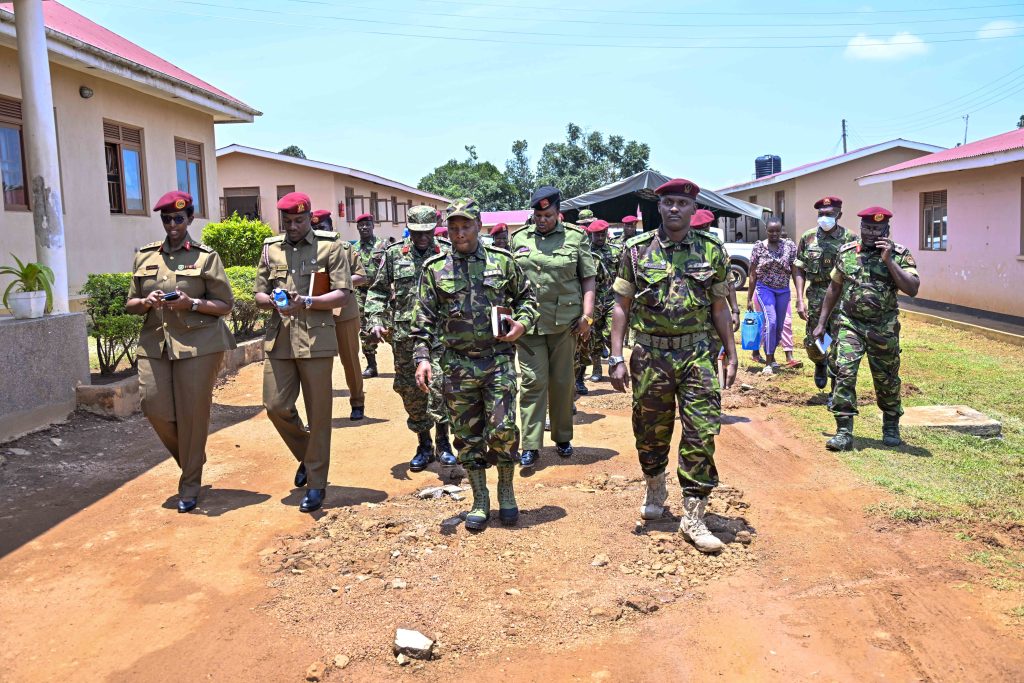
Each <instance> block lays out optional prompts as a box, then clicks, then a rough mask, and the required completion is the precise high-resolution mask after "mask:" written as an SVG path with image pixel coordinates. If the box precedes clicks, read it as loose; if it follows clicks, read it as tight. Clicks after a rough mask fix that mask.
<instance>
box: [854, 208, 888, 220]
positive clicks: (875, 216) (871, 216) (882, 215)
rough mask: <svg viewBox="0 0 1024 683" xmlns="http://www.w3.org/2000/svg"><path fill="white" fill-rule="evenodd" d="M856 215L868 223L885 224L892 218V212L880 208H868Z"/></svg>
mask: <svg viewBox="0 0 1024 683" xmlns="http://www.w3.org/2000/svg"><path fill="white" fill-rule="evenodd" d="M857 215H858V216H860V217H861V218H863V219H864V220H865V221H866V222H868V223H885V222H886V221H888V220H889V219H890V218H892V211H890V210H889V209H886V208H885V207H882V206H869V207H868V208H866V209H864V210H863V211H861V212H860V213H858V214H857Z"/></svg>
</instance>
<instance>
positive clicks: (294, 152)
mask: <svg viewBox="0 0 1024 683" xmlns="http://www.w3.org/2000/svg"><path fill="white" fill-rule="evenodd" d="M278 154H285V155H287V156H290V157H297V158H299V159H305V158H306V153H305V152H303V151H302V148H301V147H299V146H298V145H288V146H287V147H285V148H284V149H282V150H281V151H280V152H278Z"/></svg>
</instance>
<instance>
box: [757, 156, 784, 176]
mask: <svg viewBox="0 0 1024 683" xmlns="http://www.w3.org/2000/svg"><path fill="white" fill-rule="evenodd" d="M781 171H782V157H780V156H778V155H777V154H765V155H764V156H760V157H758V158H756V159H754V177H755V178H763V177H764V176H766V175H771V174H773V173H779V172H781Z"/></svg>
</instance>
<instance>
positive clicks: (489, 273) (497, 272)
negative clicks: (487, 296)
mask: <svg viewBox="0 0 1024 683" xmlns="http://www.w3.org/2000/svg"><path fill="white" fill-rule="evenodd" d="M496 275H501V271H500V270H485V271H484V277H494V276H496Z"/></svg>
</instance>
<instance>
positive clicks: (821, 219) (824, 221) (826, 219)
mask: <svg viewBox="0 0 1024 683" xmlns="http://www.w3.org/2000/svg"><path fill="white" fill-rule="evenodd" d="M818 227H819V228H821V229H822V230H831V229H832V228H834V227H836V219H835V218H833V217H832V216H818Z"/></svg>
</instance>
